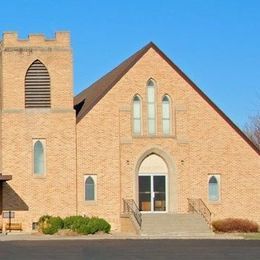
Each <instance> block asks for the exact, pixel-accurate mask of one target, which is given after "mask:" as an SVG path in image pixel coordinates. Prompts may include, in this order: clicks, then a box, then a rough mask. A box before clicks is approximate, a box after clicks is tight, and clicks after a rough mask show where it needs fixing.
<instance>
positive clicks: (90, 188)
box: [85, 176, 96, 201]
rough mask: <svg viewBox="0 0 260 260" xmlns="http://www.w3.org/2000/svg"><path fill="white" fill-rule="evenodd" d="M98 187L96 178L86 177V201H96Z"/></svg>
mask: <svg viewBox="0 0 260 260" xmlns="http://www.w3.org/2000/svg"><path fill="white" fill-rule="evenodd" d="M95 189H96V185H95V178H94V176H86V178H85V200H86V201H94V200H96V191H95Z"/></svg>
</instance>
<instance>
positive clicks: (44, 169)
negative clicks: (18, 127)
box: [32, 138, 47, 178]
mask: <svg viewBox="0 0 260 260" xmlns="http://www.w3.org/2000/svg"><path fill="white" fill-rule="evenodd" d="M38 141H40V142H41V143H42V146H43V156H44V162H43V173H42V174H38V173H35V172H34V158H35V153H34V146H35V144H36V142H38ZM46 158H47V157H46V139H44V138H33V142H32V174H33V176H34V177H35V178H45V177H46V174H47V166H46V161H47V159H46Z"/></svg>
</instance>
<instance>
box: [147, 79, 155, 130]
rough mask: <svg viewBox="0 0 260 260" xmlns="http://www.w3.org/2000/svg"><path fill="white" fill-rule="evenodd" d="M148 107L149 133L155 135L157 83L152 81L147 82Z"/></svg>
mask: <svg viewBox="0 0 260 260" xmlns="http://www.w3.org/2000/svg"><path fill="white" fill-rule="evenodd" d="M147 106H148V107H147V110H148V111H147V112H148V133H149V134H151V135H154V134H155V132H156V116H155V114H156V111H155V83H154V81H153V80H151V79H149V80H148V82H147Z"/></svg>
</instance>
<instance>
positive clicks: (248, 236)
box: [241, 232, 260, 240]
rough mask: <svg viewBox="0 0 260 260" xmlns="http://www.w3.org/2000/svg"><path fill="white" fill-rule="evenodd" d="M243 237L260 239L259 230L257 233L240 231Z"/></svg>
mask: <svg viewBox="0 0 260 260" xmlns="http://www.w3.org/2000/svg"><path fill="white" fill-rule="evenodd" d="M241 235H242V236H243V237H244V238H245V239H249V240H260V232H258V233H242V234H241Z"/></svg>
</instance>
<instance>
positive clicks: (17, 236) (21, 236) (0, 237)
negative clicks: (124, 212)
mask: <svg viewBox="0 0 260 260" xmlns="http://www.w3.org/2000/svg"><path fill="white" fill-rule="evenodd" d="M104 239H217V240H239V239H240V240H241V239H244V237H243V236H239V235H235V234H214V233H212V234H181V233H174V234H165V235H164V234H161V235H149V236H148V235H131V234H124V233H118V232H117V233H111V234H96V235H77V236H61V235H42V234H38V233H33V234H32V233H23V232H19V233H18V232H12V233H8V234H7V235H5V234H0V241H17V240H20V241H24V240H27V241H42V240H104Z"/></svg>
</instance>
